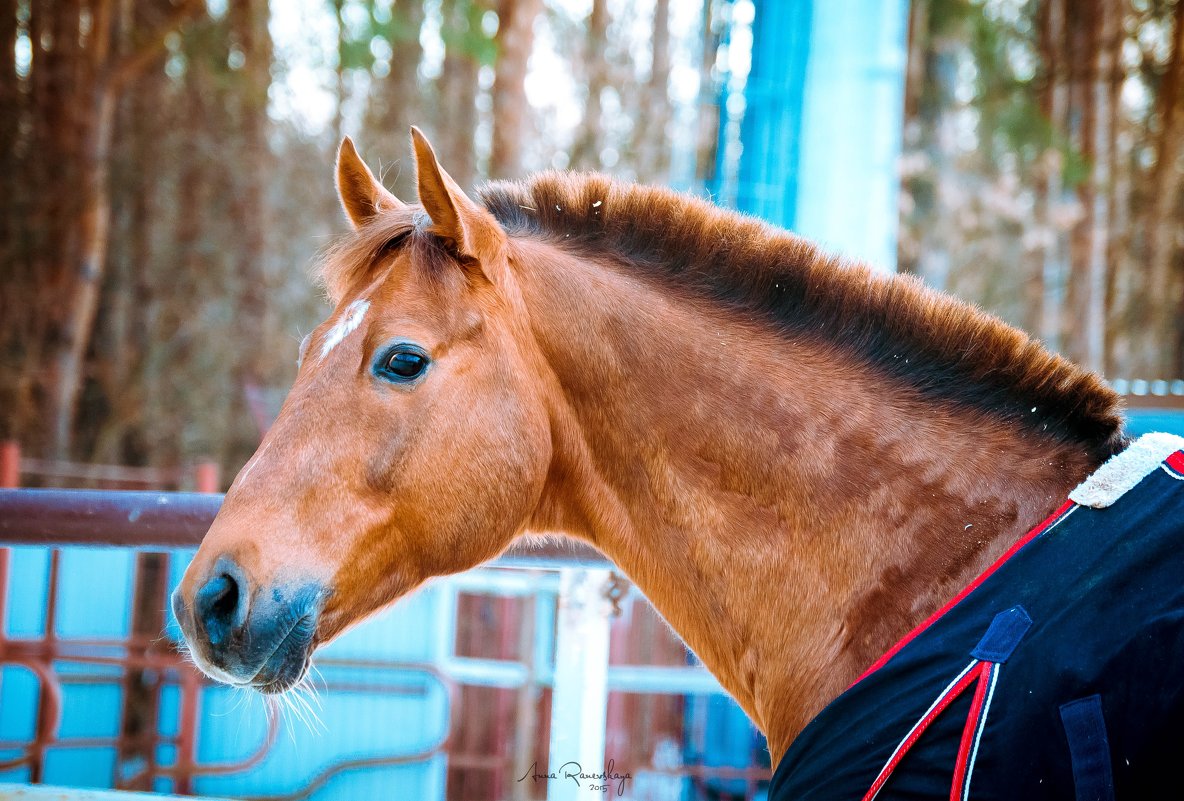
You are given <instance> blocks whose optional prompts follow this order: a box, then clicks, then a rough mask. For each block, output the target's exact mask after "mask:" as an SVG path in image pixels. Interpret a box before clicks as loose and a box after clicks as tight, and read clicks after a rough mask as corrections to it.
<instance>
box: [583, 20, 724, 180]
mask: <svg viewBox="0 0 1184 801" xmlns="http://www.w3.org/2000/svg"><path fill="white" fill-rule="evenodd" d="M708 5H710V0H708ZM608 25H609V13H608V0H592V12H591V13H590V14H589V15H588V30H587V32H586V34H585V37H584V59H583V62H584V71H585V77H586V80H587V84H588V95H587V99H586V100H585V101H584V119H583V120H582V121H581V123H580V127H579V129H578V130H577V131H576V137H575V141H574V142H573V144H572V147H571V166H572V167H573V168H576V169H584V170H598V169H600V168H601V167H602V166H603V165H602V163H601V159H600V151H601V150H602V149H603V145H602V140H603V134H604V120H603V119H602V117H603V110H602V108H601V99H602V98H601V96H602V95H603V94H604V90H605V89H606V88H607V87H608V86H609V64H608V56H607V51H608Z"/></svg>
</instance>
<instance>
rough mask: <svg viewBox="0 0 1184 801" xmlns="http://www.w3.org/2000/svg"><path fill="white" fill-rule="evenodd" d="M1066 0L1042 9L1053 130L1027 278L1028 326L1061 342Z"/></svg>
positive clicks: (1041, 40)
mask: <svg viewBox="0 0 1184 801" xmlns="http://www.w3.org/2000/svg"><path fill="white" fill-rule="evenodd" d="M1064 14H1065V9H1064V0H1046V1H1045V2H1043V3H1040V4H1039V7H1038V8H1037V10H1036V29H1037V37H1036V45H1037V52H1038V54H1039V56H1040V64H1041V67H1042V76H1043V77H1042V80H1041V82H1040V87H1039V96H1038V103H1039V107H1040V113H1041V114H1043V115H1044V118H1045V120H1047V121H1048V128H1049V136H1048V141H1047V142H1045V143H1044V152H1043V153H1042V154H1041V156H1040V159H1039V161H1038V162H1037V164H1036V171H1035V172H1036V185H1035V189H1034V193H1033V197H1034V208H1033V214H1034V217H1035V221H1036V225H1037V229H1038V241H1037V243H1036V245H1035V246H1034V247H1033V248H1032V251H1031V253H1030V258H1029V259H1028V262H1027V264H1028V274H1027V275H1026V276H1025V278H1024V318H1023V319H1024V328H1025V329H1026V330H1027V331H1028V332H1029V333H1030V334H1032V335H1033V336H1037V337H1040V338H1041V339H1043V340H1044V343H1045V344H1046V345H1047V346H1048V347H1050V348H1053V349H1055V348H1056V347H1057V343H1056V336H1055V332H1056V330H1057V327H1056V325H1055V324H1053V318H1054V317H1056V316H1057V313H1056V308H1055V301H1054V298H1053V296H1052V293H1051V291H1050V290H1051V289H1052V288H1053V285H1054V283H1055V273H1054V271H1053V269H1052V268H1051V267H1052V263H1053V260H1054V259H1055V254H1056V252H1057V250H1058V244H1059V239H1060V234H1059V232H1058V231H1057V230H1056V224H1055V221H1054V219H1053V214H1052V205H1053V203H1054V202H1055V201H1056V200H1058V199H1059V198H1060V188H1061V183H1062V181H1063V171H1062V169H1061V167H1062V162H1063V159H1062V158H1061V154H1060V152H1059V150H1058V144H1059V143H1058V142H1057V137H1058V132H1059V131H1060V130H1061V123H1062V119H1061V116H1062V115H1061V106H1062V105H1063V103H1062V100H1063V92H1064V81H1063V79H1062V76H1061V67H1062V64H1061V61H1062V59H1061V49H1060V45H1061V42H1062V37H1061V31H1062V30H1063V29H1064Z"/></svg>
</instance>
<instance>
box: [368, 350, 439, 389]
mask: <svg viewBox="0 0 1184 801" xmlns="http://www.w3.org/2000/svg"><path fill="white" fill-rule="evenodd" d="M427 369H428V357H427V356H426V355H425V354H424V353H422V352H421V351H420V350H418V349H417V348H414V347H411V346H408V345H397V346H395V348H394V350H392V351H390V353H388V354H387V356H386V358H385V359H383V360H382V361H381V362H379V365H378V369H377V371H376V372H377V373H378V375H379V377H381V378H385V379H387V380H388V381H400V382H403V381H414V380H415V379H416V378H419V377H420V376H421V375H423V373H424V371H425V370H427Z"/></svg>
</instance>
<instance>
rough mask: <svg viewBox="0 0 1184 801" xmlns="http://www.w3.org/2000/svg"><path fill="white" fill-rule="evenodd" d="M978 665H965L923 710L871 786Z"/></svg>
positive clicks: (977, 661) (972, 662)
mask: <svg viewBox="0 0 1184 801" xmlns="http://www.w3.org/2000/svg"><path fill="white" fill-rule="evenodd" d="M978 664H979V660H977V659H972V660H971V661H970V664H969V665H967V666H966V668H965V669H964V670H963V671H962V672H961V673H959V674H958V675H957V676H955V677H954V680H953V681H951V682H950V683H949V684H947V685H946V688H945V689H944V690H942V691H941V692H940V693H939V694H938V696H937V698H935V699H934V700H933V703H932V704H930V705H929V708H928V709H926V710H925V712H924V713H923V714H922V715H921V717H919V718H917V722H916V723H914V724H913V727H912V728H911V729H909V731H908V734H906V735H905V736H904V737H903V738H901V741H900V742H899V743H897V745H896V748H894V749H893V750H892V753H891V754H889V755H888V761H887V762H885V763H884V767H882V768H880V772H879V773H877V774H876V778H875V780H874V781H873V782H872V784H873V785H874V784H875V783H876V782H878V781H880V778H881V777H882V776H883V775H884V771H886V770H888V766H889V765H891V764H892V760H894V759H896V755H897V754H899V753H900V749H902V748H904V744H905V743H907V742H908V741H909V738H910V737H912V736H913V732H915V731H916V730H917V728H918V727H919V726H920V725H921V724H922V723H923V722H924V721H925V718H927V717H929V713H931V712H932V711H933V710H934V709H936V708H937V705H938V704H940V703H941V702H942V699H943V698H945V697H946V696H947V695H949V694H950V692H952V691H953V689H954V686H955V685H956V684H957V683H958V682H960V681H962V679H964V678H965V677H966V674H967V673H969V672H970V671H971V670H973V669H974V668H975V667H976V666H977V665H978ZM883 789H884V785H883V784H881V785H880V789H879V790H876V794H875V795H873V796H872V797H871V799H869V801H875V798H876V797H877V796H879V795H880V790H883Z"/></svg>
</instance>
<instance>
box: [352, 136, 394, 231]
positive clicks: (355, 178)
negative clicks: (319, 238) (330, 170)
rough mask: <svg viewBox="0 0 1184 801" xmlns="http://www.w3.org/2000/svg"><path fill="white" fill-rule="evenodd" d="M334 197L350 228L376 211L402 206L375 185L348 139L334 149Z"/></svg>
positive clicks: (376, 212) (360, 224)
mask: <svg viewBox="0 0 1184 801" xmlns="http://www.w3.org/2000/svg"><path fill="white" fill-rule="evenodd" d="M337 196H338V197H339V198H341V206H342V208H344V209H345V216H346V217H348V218H349V222H350V225H352V226H353V227H354V228H361V227H362V226H363V225H365V224H366V223H367V222H368V221H370V220H371V219H372V218H373V217H374V216H375V215H376V214H379V213H380V212H383V211H390V210H392V209H401V208H405V207H406V206H405V204H404V203H403V202H402V201H401V200H399V199H398V198H397V197H395V196H394V195H392V194H391V193H390V192H388V191H387V189H386V187H384V186H383V185H382V184H381V183H379V182H378V179H377V178H375V177H374V173H372V172H370V168H369V167H367V166H366V162H364V161H362V157H361V156H359V155H358V149H357V148H356V147H354V142H353V140H352V139H350V138H349V137H348V136H347V137H345V138H344V139H342V140H341V147H339V148H338V149H337Z"/></svg>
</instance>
